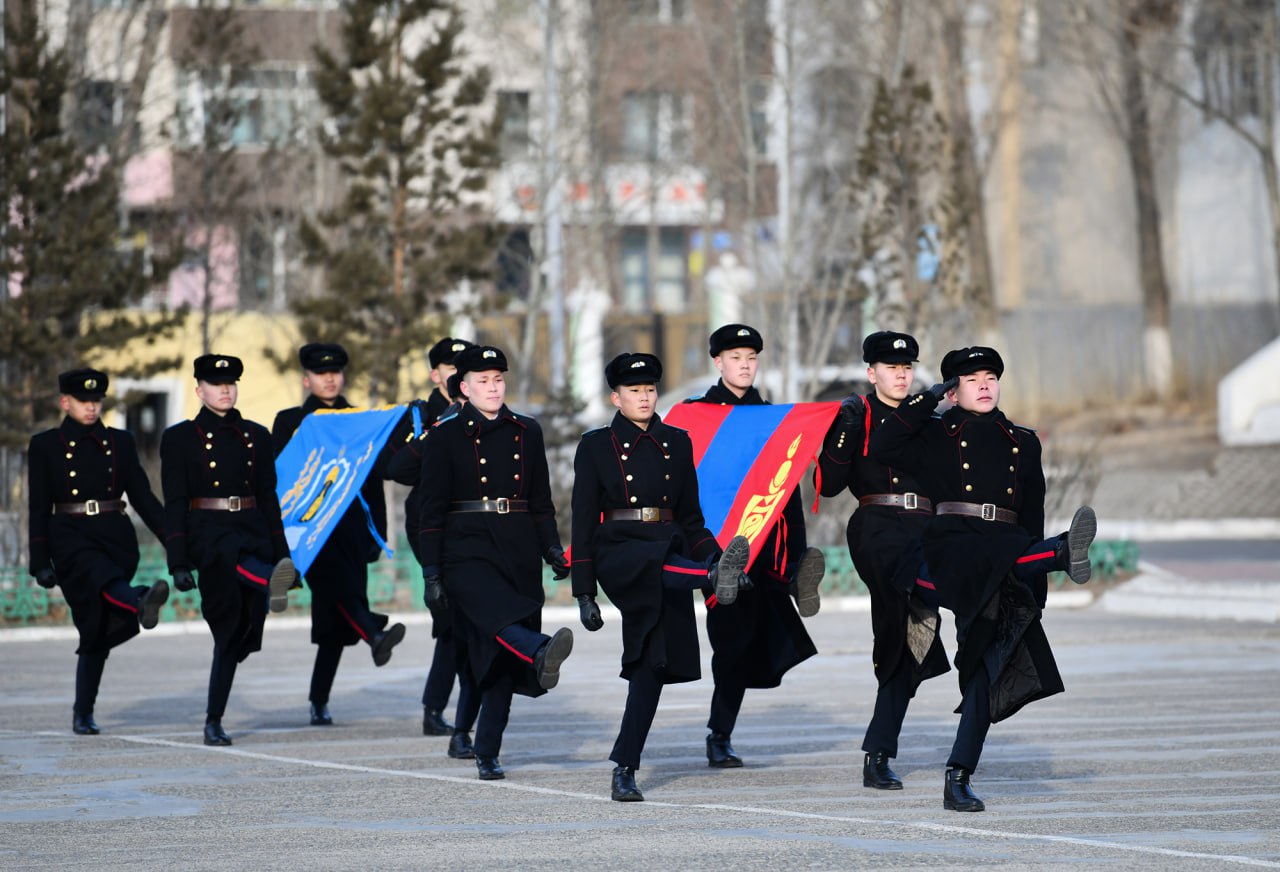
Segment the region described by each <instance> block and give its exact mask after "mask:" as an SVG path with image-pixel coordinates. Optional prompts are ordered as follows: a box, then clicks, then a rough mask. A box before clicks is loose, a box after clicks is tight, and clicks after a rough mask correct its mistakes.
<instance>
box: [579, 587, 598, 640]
mask: <svg viewBox="0 0 1280 872" xmlns="http://www.w3.org/2000/svg"><path fill="white" fill-rule="evenodd" d="M578 619H579V620H581V621H582V626H584V627H586V628H587V629H588V630H590V631H591V632H593V633H594V632H595V631H596V630H598V629H600V628H601V627H603V626H604V618H602V617H600V607H599V606H598V605H596V598H595V597H593V596H592V595H591V594H587V593H584V594H582V595H581V596H579V597H578Z"/></svg>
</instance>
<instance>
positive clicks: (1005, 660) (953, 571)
mask: <svg viewBox="0 0 1280 872" xmlns="http://www.w3.org/2000/svg"><path fill="white" fill-rule="evenodd" d="M937 402H938V401H937V400H936V399H935V398H934V397H933V395H932V394H929V393H923V394H919V395H917V396H915V397H912V398H911V399H910V400H909V401H907V402H905V403H903V404H902V405H901V406H899V407H898V409H897V410H896V411H895V412H894V414H892V415H890V416H889V417H888V418H886V419H885V422H884V424H882V425H881V426H880V428H879V429H878V430H876V432H875V433H874V434H873V435H872V440H871V456H872V458H874V459H876V460H878V461H880V462H881V463H885V464H890V465H894V466H900V467H902V468H904V469H909V470H911V471H912V472H913V473H914V474H915V475H916V476H917V477H918V478H919V479H920V481H921V482H922V484H923V486H924V488H925V490H926V491H927V492H928V494H929V496H930V497H931V498H933V499H934V500H935V501H936V502H947V501H952V500H956V501H964V502H973V503H991V504H994V505H996V506H998V507H1000V508H1005V509H1011V510H1013V511H1015V512H1017V513H1018V523H1017V524H1006V523H1003V522H1001V521H984V520H982V519H981V518H972V517H966V516H962V515H937V516H935V517H934V518H933V519H932V520H931V521H930V522H929V525H928V526H927V527H926V529H925V533H924V539H923V544H924V556H925V561H926V563H927V564H928V566H929V573H930V577H931V579H932V580H933V581H934V583H935V584H936V585H937V588H938V593H939V595H940V596H941V597H942V599H943V601H944V602H945V603H946V604H947V607H948V608H950V609H951V610H952V611H953V612H954V613H955V616H956V636H957V645H958V650H957V652H956V668H957V669H958V670H959V673H960V689H961V690H962V691H963V690H964V688H965V687H966V686H967V685H968V682H969V679H970V678H971V677H972V676H973V675H974V673H975V672H976V671H977V669H978V667H979V666H981V665H985V666H986V668H987V674H988V675H989V676H990V678H991V721H992V723H996V722H998V721H1000V720H1002V719H1004V718H1007V717H1009V716H1010V715H1012V714H1014V713H1015V712H1017V711H1018V709H1020V708H1021V707H1022V706H1024V705H1026V704H1027V703H1029V702H1034V701H1035V700H1037V699H1043V698H1044V697H1047V696H1052V695H1053V694H1055V693H1061V692H1062V690H1063V685H1062V676H1061V675H1060V674H1059V673H1058V667H1057V664H1056V662H1055V661H1054V659H1053V651H1052V649H1051V648H1050V647H1049V640H1048V638H1047V637H1046V636H1045V633H1044V628H1043V627H1042V625H1041V622H1040V617H1041V609H1043V607H1044V603H1045V597H1046V595H1047V579H1046V578H1045V576H1043V575H1041V576H1040V577H1039V579H1038V580H1037V581H1036V582H1035V583H1034V585H1033V586H1031V587H1028V586H1027V585H1025V584H1023V583H1022V582H1020V581H1018V580H1016V579H1015V578H1014V577H1013V576H1012V570H1013V567H1014V564H1015V562H1016V561H1017V559H1018V558H1019V557H1021V556H1022V555H1023V554H1024V553H1025V552H1026V550H1027V548H1028V547H1029V546H1031V545H1033V544H1035V543H1036V542H1039V541H1040V540H1042V539H1043V538H1044V494H1045V483H1044V470H1043V468H1042V466H1041V450H1040V440H1039V438H1037V437H1036V434H1035V432H1034V431H1032V430H1028V429H1026V428H1024V427H1018V426H1017V425H1015V424H1013V423H1012V422H1010V421H1009V420H1008V419H1007V418H1006V417H1005V416H1004V413H1003V412H1001V411H1000V410H999V409H996V410H994V411H991V412H988V413H987V414H985V415H977V414H974V413H972V412H967V411H965V410H964V409H961V408H960V407H958V406H956V407H953V408H951V409H948V410H947V411H946V412H945V413H944V414H943V415H942V416H941V417H937V416H933V415H932V414H931V413H932V411H933V409H934V408H935V407H936V406H937ZM936 502H935V505H936Z"/></svg>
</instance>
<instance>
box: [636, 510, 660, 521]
mask: <svg viewBox="0 0 1280 872" xmlns="http://www.w3.org/2000/svg"><path fill="white" fill-rule="evenodd" d="M660 519H661V516H660V515H659V510H658V509H655V508H653V507H652V506H645V507H644V508H642V509H641V510H640V520H642V521H647V522H648V523H650V524H654V523H657V522H658V521H659V520H660Z"/></svg>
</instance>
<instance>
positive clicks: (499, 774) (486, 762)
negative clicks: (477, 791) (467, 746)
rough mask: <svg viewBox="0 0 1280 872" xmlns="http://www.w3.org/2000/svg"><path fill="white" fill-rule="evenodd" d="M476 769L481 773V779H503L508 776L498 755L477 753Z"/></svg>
mask: <svg viewBox="0 0 1280 872" xmlns="http://www.w3.org/2000/svg"><path fill="white" fill-rule="evenodd" d="M476 770H477V771H478V772H479V773H480V780H481V781H501V780H502V779H504V778H506V777H507V773H506V772H504V771H503V769H502V764H501V763H499V762H498V758H497V757H482V756H480V755H479V754H477V755H476Z"/></svg>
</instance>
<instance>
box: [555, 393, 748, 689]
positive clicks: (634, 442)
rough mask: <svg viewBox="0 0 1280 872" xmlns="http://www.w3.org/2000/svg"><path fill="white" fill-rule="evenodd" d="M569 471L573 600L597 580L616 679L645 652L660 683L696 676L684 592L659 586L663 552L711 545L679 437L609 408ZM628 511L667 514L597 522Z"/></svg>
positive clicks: (698, 554)
mask: <svg viewBox="0 0 1280 872" xmlns="http://www.w3.org/2000/svg"><path fill="white" fill-rule="evenodd" d="M573 470H574V481H573V566H572V573H573V594H574V596H582V595H583V594H590V595H591V596H595V594H596V583H597V581H599V584H600V587H602V588H604V592H605V594H606V595H608V597H609V600H610V601H611V602H612V603H613V604H614V605H615V606H617V607H618V609H619V610H620V611H621V612H622V677H623V678H630V677H631V674H632V672H633V671H634V670H635V668H636V667H637V666H639V665H640V664H641V662H642V661H641V657H642V656H646V655H647V657H648V661H647V662H648V665H649V666H650V667H652V668H654V669H656V670H657V671H658V672H659V674H660V675H661V676H662V678H663V682H664V683H665V684H676V683H678V682H682V681H695V680H697V679H698V678H700V677H701V674H702V670H701V664H700V663H699V659H698V625H697V621H696V619H695V618H694V615H693V595H692V593H691V592H689V591H683V590H668V589H666V588H664V587H663V585H662V566H663V563H664V562H665V560H666V557H667V555H668V554H670V553H676V554H681V555H683V556H685V557H687V558H691V559H693V560H703V559H706V558H708V557H710V556H712V555H714V554H716V553H718V552H719V551H720V546H719V545H718V544H717V543H716V540H715V536H713V535H712V533H711V531H710V530H708V529H707V527H706V522H705V521H704V520H703V518H702V506H701V504H700V503H699V502H698V476H697V472H696V470H695V469H694V466H693V444H692V443H691V442H690V441H689V434H688V433H686V432H685V431H684V430H681V429H679V428H677V427H671V426H669V425H667V424H664V423H663V422H662V420H661V418H659V416H657V415H654V416H653V419H652V420H651V421H650V422H649V427H648V429H647V430H641V429H640V428H639V427H637V426H636V425H635V424H633V423H631V421H629V420H627V419H626V418H625V417H623V416H622V414H621V413H618V414H615V415H614V416H613V421H612V423H610V424H609V426H607V427H601V428H599V429H597V430H591V431H588V432H587V433H585V434H583V436H582V441H581V442H580V443H579V444H578V452H577V454H576V455H575V457H574V461H573ZM629 508H659V509H662V508H669V509H671V510H672V512H673V513H674V518H675V520H674V521H670V522H661V523H645V522H642V521H602V520H601V513H602V512H604V511H605V510H607V509H629ZM733 608H737V606H736V604H735V605H734V606H733Z"/></svg>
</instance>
